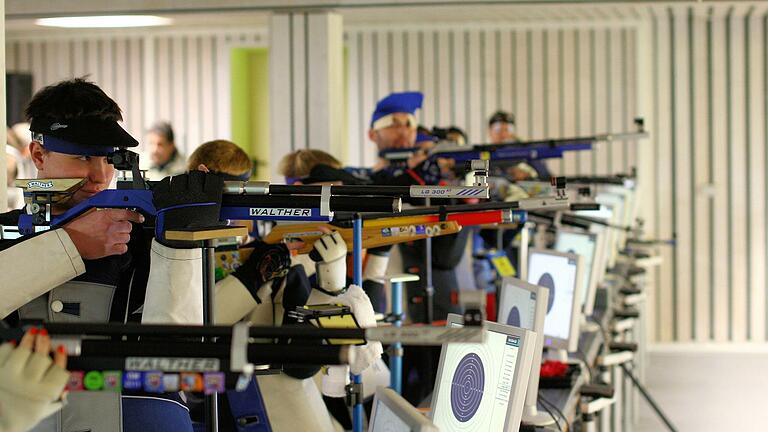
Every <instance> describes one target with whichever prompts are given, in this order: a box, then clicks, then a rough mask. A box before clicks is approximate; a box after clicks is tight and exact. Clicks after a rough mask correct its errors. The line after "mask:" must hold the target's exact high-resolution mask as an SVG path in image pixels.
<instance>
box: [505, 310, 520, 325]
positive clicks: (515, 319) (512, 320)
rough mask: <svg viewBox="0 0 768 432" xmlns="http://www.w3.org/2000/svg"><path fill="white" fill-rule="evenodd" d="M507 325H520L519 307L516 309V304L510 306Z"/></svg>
mask: <svg viewBox="0 0 768 432" xmlns="http://www.w3.org/2000/svg"><path fill="white" fill-rule="evenodd" d="M507 325H511V326H514V327H520V309H518V308H517V306H512V309H511V310H510V311H509V315H508V316H507Z"/></svg>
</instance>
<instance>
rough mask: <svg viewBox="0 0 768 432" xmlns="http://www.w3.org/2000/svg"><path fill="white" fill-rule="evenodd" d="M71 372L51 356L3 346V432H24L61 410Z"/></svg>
mask: <svg viewBox="0 0 768 432" xmlns="http://www.w3.org/2000/svg"><path fill="white" fill-rule="evenodd" d="M68 379H69V372H67V371H66V370H65V369H62V368H61V367H59V366H56V365H54V364H53V361H52V360H51V358H50V357H49V356H48V355H44V354H39V353H33V352H32V351H31V350H29V349H28V348H24V347H17V348H14V347H13V345H11V344H8V343H5V344H3V345H2V346H0V431H2V432H22V431H26V430H28V429H30V428H32V427H33V426H34V425H36V424H37V423H38V422H39V421H40V420H42V419H44V418H45V417H47V416H49V415H51V414H53V413H54V412H56V411H58V410H59V409H61V407H62V402H60V401H59V396H60V395H61V392H62V391H63V390H64V386H65V385H66V383H67V380H68Z"/></svg>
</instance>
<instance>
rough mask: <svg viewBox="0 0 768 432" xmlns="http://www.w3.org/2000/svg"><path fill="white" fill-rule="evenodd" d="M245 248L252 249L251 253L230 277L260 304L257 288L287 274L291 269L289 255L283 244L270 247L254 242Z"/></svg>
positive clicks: (269, 245)
mask: <svg viewBox="0 0 768 432" xmlns="http://www.w3.org/2000/svg"><path fill="white" fill-rule="evenodd" d="M245 247H246V248H248V247H253V252H252V253H251V256H249V257H248V259H247V260H246V261H245V262H244V263H243V264H242V265H241V266H240V267H238V268H237V270H235V271H234V272H232V276H234V277H236V278H237V279H238V280H239V281H240V282H242V283H243V285H245V287H246V288H247V289H248V292H250V293H251V295H252V296H253V298H254V299H255V300H256V302H258V303H261V299H260V298H259V297H258V295H257V292H258V290H259V287H261V286H262V285H264V284H265V283H267V282H269V281H271V280H273V279H277V278H279V277H283V276H285V275H286V274H288V270H289V269H290V268H291V253H290V252H288V248H287V247H286V246H285V245H283V244H276V245H271V244H267V243H264V242H260V241H255V242H253V243H251V244H248V245H245Z"/></svg>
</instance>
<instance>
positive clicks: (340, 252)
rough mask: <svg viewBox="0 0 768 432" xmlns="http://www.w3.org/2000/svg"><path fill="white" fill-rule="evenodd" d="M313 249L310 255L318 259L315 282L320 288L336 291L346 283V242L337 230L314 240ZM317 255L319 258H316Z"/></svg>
mask: <svg viewBox="0 0 768 432" xmlns="http://www.w3.org/2000/svg"><path fill="white" fill-rule="evenodd" d="M314 246H315V250H314V251H313V252H316V253H312V254H311V255H310V256H313V259H315V260H316V261H318V263H317V264H316V265H315V267H316V268H317V284H318V285H319V286H320V288H322V289H324V290H326V291H329V292H336V291H339V290H341V289H343V288H344V287H345V286H346V285H347V262H346V257H347V244H346V243H345V242H344V238H343V237H341V234H339V232H338V231H334V232H332V233H330V234H325V235H324V236H322V237H320V238H319V239H317V240H315V244H314ZM317 255H319V259H318V258H317Z"/></svg>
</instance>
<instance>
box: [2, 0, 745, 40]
mask: <svg viewBox="0 0 768 432" xmlns="http://www.w3.org/2000/svg"><path fill="white" fill-rule="evenodd" d="M701 3H702V1H695V2H694V1H682V0H679V1H666V2H653V1H643V2H639V1H623V2H621V1H613V2H611V1H585V0H572V1H568V0H557V1H553V0H517V1H514V0H513V1H502V0H441V1H437V0H420V1H419V0H387V1H376V0H369V1H365V0H338V1H332V0H279V1H275V0H261V1H252V0H251V1H245V0H218V1H211V0H186V1H181V0H154V1H150V0H130V1H129V0H112V1H110V2H104V1H103V0H78V1H66V2H62V1H54V0H6V22H5V24H6V30H7V31H8V32H9V33H10V34H13V33H26V32H28V31H30V30H34V32H35V33H44V32H49V31H57V32H61V31H63V30H61V29H54V30H49V29H45V28H42V27H38V26H36V25H35V24H34V20H35V19H36V18H40V17H45V16H77V15H106V14H127V13H133V14H139V13H142V14H155V15H160V16H164V17H169V18H172V19H173V20H174V25H173V27H174V28H196V27H200V26H205V27H209V28H210V27H266V26H267V24H268V16H269V13H270V12H272V11H275V10H281V11H288V10H293V11H317V10H335V11H337V12H339V13H341V14H342V16H343V17H344V24H345V26H348V27H364V26H367V25H407V26H413V25H416V26H418V25H430V24H431V25H434V24H435V23H447V24H450V23H462V24H466V23H479V24H482V23H491V22H494V23H500V22H503V23H505V24H525V23H542V22H549V23H562V22H575V23H578V22H584V21H589V22H600V21H602V22H615V21H619V20H635V19H638V18H640V17H641V16H642V15H644V14H646V13H647V10H648V6H649V5H654V6H656V7H659V6H661V5H691V4H701ZM707 3H710V4H717V3H723V2H712V1H707ZM741 3H742V4H747V3H751V2H741ZM69 31H82V30H69Z"/></svg>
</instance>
